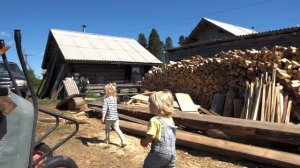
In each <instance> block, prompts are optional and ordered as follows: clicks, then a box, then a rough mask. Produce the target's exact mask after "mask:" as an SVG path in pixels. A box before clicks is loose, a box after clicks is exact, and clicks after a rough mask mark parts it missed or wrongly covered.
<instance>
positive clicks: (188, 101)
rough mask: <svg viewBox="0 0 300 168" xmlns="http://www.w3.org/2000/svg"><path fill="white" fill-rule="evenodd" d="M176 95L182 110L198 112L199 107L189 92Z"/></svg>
mask: <svg viewBox="0 0 300 168" xmlns="http://www.w3.org/2000/svg"><path fill="white" fill-rule="evenodd" d="M175 96H176V99H177V101H178V104H179V107H180V109H181V111H185V112H198V109H197V107H196V105H195V104H194V102H193V100H192V98H191V97H190V95H189V94H186V93H175Z"/></svg>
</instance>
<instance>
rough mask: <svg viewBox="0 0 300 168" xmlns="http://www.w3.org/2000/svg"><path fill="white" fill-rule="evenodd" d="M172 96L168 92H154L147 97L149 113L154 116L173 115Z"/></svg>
mask: <svg viewBox="0 0 300 168" xmlns="http://www.w3.org/2000/svg"><path fill="white" fill-rule="evenodd" d="M173 101H174V98H173V95H172V93H171V92H170V91H169V90H163V91H159V92H154V93H153V94H151V95H150V97H149V108H150V111H151V112H153V113H155V114H162V115H166V116H170V115H173V114H174V109H173Z"/></svg>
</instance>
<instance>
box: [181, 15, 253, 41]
mask: <svg viewBox="0 0 300 168" xmlns="http://www.w3.org/2000/svg"><path fill="white" fill-rule="evenodd" d="M252 33H256V32H255V31H254V30H252V29H247V28H244V27H240V26H236V25H232V24H228V23H223V22H220V21H216V20H213V19H208V18H202V19H201V21H200V22H199V23H198V25H197V26H196V27H195V28H194V30H193V31H192V32H191V33H190V35H189V36H188V37H187V39H186V40H185V42H184V43H185V44H186V45H187V44H192V43H195V42H206V41H212V40H220V39H224V38H228V37H235V36H241V35H246V34H252Z"/></svg>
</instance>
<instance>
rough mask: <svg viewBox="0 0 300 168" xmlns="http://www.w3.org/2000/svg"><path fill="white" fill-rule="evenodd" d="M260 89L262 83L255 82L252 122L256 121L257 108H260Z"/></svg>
mask: <svg viewBox="0 0 300 168" xmlns="http://www.w3.org/2000/svg"><path fill="white" fill-rule="evenodd" d="M261 89H262V83H259V80H257V82H256V90H255V98H254V104H253V108H252V112H251V114H252V116H251V118H252V120H257V116H258V108H259V106H260V103H261V101H260V100H261Z"/></svg>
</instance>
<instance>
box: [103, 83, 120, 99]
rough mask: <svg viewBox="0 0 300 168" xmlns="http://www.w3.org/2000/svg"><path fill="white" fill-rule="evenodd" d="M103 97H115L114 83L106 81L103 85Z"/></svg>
mask: <svg viewBox="0 0 300 168" xmlns="http://www.w3.org/2000/svg"><path fill="white" fill-rule="evenodd" d="M104 91H105V97H109V96H113V97H117V87H116V84H115V83H108V84H106V85H105V86H104Z"/></svg>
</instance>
